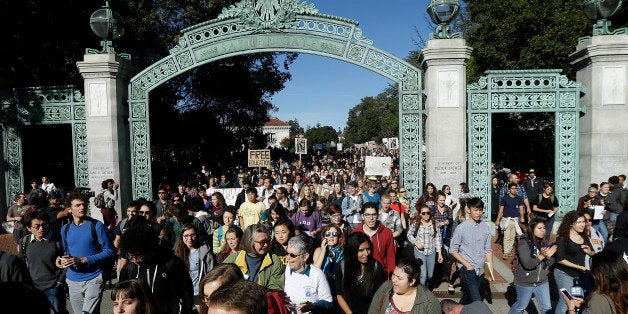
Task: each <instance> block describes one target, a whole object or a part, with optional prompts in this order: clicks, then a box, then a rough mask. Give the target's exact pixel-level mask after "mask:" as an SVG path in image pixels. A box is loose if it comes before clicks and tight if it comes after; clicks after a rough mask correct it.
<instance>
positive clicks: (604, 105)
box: [570, 35, 628, 195]
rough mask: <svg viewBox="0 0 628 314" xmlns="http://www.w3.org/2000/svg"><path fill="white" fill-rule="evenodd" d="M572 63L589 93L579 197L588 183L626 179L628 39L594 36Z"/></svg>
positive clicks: (578, 48)
mask: <svg viewBox="0 0 628 314" xmlns="http://www.w3.org/2000/svg"><path fill="white" fill-rule="evenodd" d="M570 57H571V63H572V65H573V66H574V68H575V70H576V71H577V72H576V80H577V81H578V82H580V83H582V84H583V85H584V86H586V89H587V90H586V95H584V97H582V99H581V103H582V104H583V105H584V106H586V109H587V110H586V111H587V112H586V114H585V115H584V116H583V117H582V118H580V177H579V181H578V182H579V183H578V195H584V194H585V193H586V191H587V187H588V186H589V184H590V183H593V182H595V183H598V184H599V183H600V182H602V181H607V180H608V178H609V177H610V176H613V175H619V174H628V106H626V104H627V103H628V70H627V68H628V35H598V36H593V37H591V38H589V39H587V40H585V41H583V42H581V43H579V44H578V45H577V46H576V51H575V52H574V53H573V54H571V56H570Z"/></svg>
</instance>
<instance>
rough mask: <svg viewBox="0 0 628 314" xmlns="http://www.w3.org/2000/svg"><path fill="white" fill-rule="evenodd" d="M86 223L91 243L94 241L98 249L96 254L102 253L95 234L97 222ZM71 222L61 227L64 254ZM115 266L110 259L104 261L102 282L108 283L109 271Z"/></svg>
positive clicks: (91, 220)
mask: <svg viewBox="0 0 628 314" xmlns="http://www.w3.org/2000/svg"><path fill="white" fill-rule="evenodd" d="M87 221H88V222H89V223H90V227H91V234H92V241H94V243H96V246H97V247H98V252H99V253H100V252H102V251H103V249H102V246H101V245H100V242H99V241H98V234H97V233H96V222H97V221H98V220H96V219H94V218H91V217H89V218H87ZM72 223H73V222H72V221H70V222H69V223H67V224H65V225H63V227H62V228H63V239H64V240H63V248H64V250H65V252H67V250H68V242H67V241H68V231H70V224H72ZM114 264H115V259H112V260H111V261H106V262H104V263H103V268H104V271H103V273H102V274H103V281H108V280H109V279H110V277H111V270H112V269H113V265H114Z"/></svg>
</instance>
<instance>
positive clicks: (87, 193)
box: [74, 187, 96, 197]
mask: <svg viewBox="0 0 628 314" xmlns="http://www.w3.org/2000/svg"><path fill="white" fill-rule="evenodd" d="M74 192H77V193H80V194H82V195H84V196H86V197H94V196H96V192H94V191H92V190H90V189H89V188H85V187H77V188H75V189H74Z"/></svg>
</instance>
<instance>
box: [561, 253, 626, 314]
mask: <svg viewBox="0 0 628 314" xmlns="http://www.w3.org/2000/svg"><path fill="white" fill-rule="evenodd" d="M591 275H592V276H593V279H594V280H595V285H596V289H595V291H594V292H593V293H592V294H591V295H590V298H589V300H588V301H587V302H584V300H583V299H581V298H574V299H573V300H567V299H566V297H562V298H561V299H562V300H563V301H564V302H568V305H567V308H568V310H569V313H575V310H576V309H585V310H586V312H587V313H596V314H597V313H600V314H614V313H628V265H626V263H625V261H624V259H623V258H622V256H619V255H617V253H615V252H612V251H602V252H600V253H598V254H596V255H594V256H593V262H592V265H591ZM556 313H558V312H556Z"/></svg>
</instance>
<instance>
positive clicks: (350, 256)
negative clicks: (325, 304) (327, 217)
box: [334, 232, 386, 314]
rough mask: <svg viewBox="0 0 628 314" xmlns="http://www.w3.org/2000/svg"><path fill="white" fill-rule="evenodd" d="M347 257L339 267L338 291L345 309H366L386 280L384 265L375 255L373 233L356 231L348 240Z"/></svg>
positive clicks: (342, 307) (336, 287)
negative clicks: (369, 234) (370, 235)
mask: <svg viewBox="0 0 628 314" xmlns="http://www.w3.org/2000/svg"><path fill="white" fill-rule="evenodd" d="M344 255H345V258H344V260H343V261H342V262H341V264H340V267H337V268H336V274H335V284H334V286H335V289H336V291H335V294H336V297H337V298H338V304H339V306H340V309H341V310H342V311H344V313H356V314H358V313H366V312H367V311H368V308H369V303H368V302H364V301H365V300H372V299H373V296H374V294H375V291H376V290H377V288H378V287H379V286H380V285H381V284H382V283H383V282H384V281H385V280H386V274H385V272H384V268H383V267H382V265H381V264H380V263H379V262H378V261H377V260H375V259H374V258H373V243H372V242H371V239H370V237H369V236H367V235H366V234H364V233H361V232H356V233H352V234H351V235H349V237H348V238H347V242H346V244H345V254H344Z"/></svg>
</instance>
